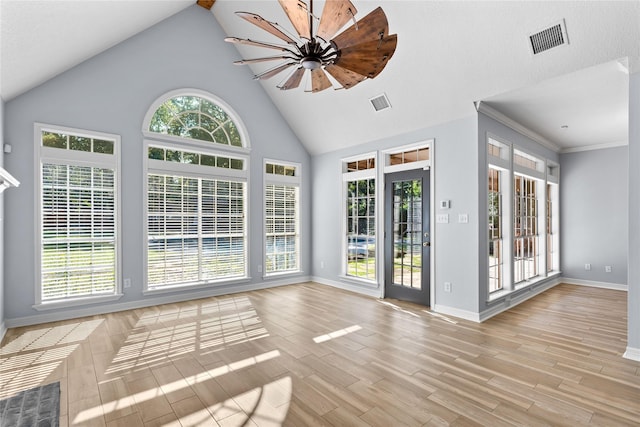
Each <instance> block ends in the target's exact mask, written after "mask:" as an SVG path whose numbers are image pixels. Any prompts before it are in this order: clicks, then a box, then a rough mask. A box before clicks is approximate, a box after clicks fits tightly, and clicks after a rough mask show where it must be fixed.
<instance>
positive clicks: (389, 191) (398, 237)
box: [385, 169, 431, 306]
mask: <svg viewBox="0 0 640 427" xmlns="http://www.w3.org/2000/svg"><path fill="white" fill-rule="evenodd" d="M429 188H430V187H429V171H428V170H424V169H415V170H410V171H402V172H395V173H391V174H387V175H386V176H385V245H386V250H385V254H386V255H385V297H387V298H396V299H400V300H405V301H411V302H415V303H418V304H422V305H426V306H428V305H429V304H430V301H429V295H430V287H429V278H430V275H429V270H430V262H429V256H430V245H431V240H430V227H429V200H430V197H429Z"/></svg>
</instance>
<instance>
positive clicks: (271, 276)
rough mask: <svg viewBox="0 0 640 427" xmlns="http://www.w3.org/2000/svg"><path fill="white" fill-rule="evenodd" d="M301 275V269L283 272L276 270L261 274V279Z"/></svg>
mask: <svg viewBox="0 0 640 427" xmlns="http://www.w3.org/2000/svg"><path fill="white" fill-rule="evenodd" d="M301 275H302V271H300V270H296V271H283V272H278V273H269V274H264V275H263V276H262V279H263V280H270V279H279V278H281V277H290V276H301Z"/></svg>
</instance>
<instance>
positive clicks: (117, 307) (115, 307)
mask: <svg viewBox="0 0 640 427" xmlns="http://www.w3.org/2000/svg"><path fill="white" fill-rule="evenodd" d="M295 279H296V280H282V281H271V282H269V283H251V284H247V285H242V286H234V287H220V288H210V289H208V290H206V291H202V292H193V293H188V294H184V293H179V294H175V295H167V296H159V297H156V298H145V299H143V300H137V301H131V302H124V303H120V304H109V305H104V306H100V307H89V308H81V309H78V310H67V311H62V312H57V313H45V314H37V315H34V316H25V317H17V318H14V319H6V324H7V328H17V327H20V326H28V325H36V324H40V323H47V322H56V321H60V320H68V319H75V318H78V317H85V316H93V315H99V314H107V313H115V312H118V311H124V310H134V309H138V308H145V307H152V306H156V305H161V304H172V303H176V302H182V301H191V300H196V299H199V298H208V297H215V296H221V295H232V294H236V293H241V292H248V291H257V290H261V289H268V288H275V287H278V286H287V285H294V284H297V283H304V282H308V281H310V278H309V277H296V278H295Z"/></svg>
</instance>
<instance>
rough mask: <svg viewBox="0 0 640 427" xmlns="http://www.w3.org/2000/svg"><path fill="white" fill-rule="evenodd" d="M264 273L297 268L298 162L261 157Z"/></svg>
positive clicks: (278, 272)
mask: <svg viewBox="0 0 640 427" xmlns="http://www.w3.org/2000/svg"><path fill="white" fill-rule="evenodd" d="M264 183H265V193H264V194H265V196H264V199H265V200H264V221H265V224H264V227H265V259H264V263H265V274H266V275H267V276H268V275H275V274H283V273H294V272H298V271H300V204H299V192H300V165H297V164H290V163H283V162H278V161H270V160H268V161H265V169H264Z"/></svg>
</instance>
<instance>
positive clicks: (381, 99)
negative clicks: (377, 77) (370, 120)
mask: <svg viewBox="0 0 640 427" xmlns="http://www.w3.org/2000/svg"><path fill="white" fill-rule="evenodd" d="M369 101H370V102H371V105H373V108H374V110H376V111H382V110H386V109H387V108H391V103H390V102H389V98H387V95H385V94H384V93H383V94H382V95H378V96H374V97H373V98H371V99H369Z"/></svg>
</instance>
